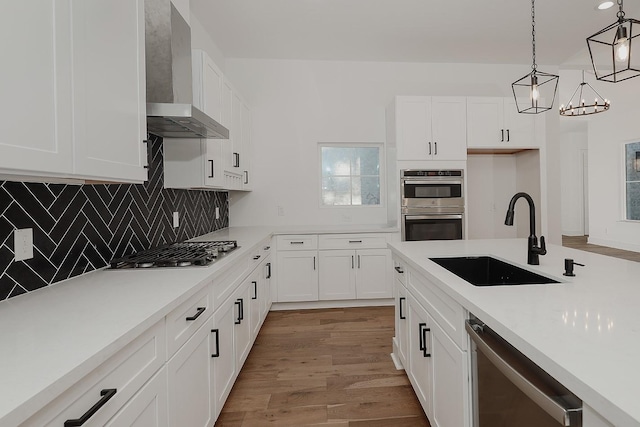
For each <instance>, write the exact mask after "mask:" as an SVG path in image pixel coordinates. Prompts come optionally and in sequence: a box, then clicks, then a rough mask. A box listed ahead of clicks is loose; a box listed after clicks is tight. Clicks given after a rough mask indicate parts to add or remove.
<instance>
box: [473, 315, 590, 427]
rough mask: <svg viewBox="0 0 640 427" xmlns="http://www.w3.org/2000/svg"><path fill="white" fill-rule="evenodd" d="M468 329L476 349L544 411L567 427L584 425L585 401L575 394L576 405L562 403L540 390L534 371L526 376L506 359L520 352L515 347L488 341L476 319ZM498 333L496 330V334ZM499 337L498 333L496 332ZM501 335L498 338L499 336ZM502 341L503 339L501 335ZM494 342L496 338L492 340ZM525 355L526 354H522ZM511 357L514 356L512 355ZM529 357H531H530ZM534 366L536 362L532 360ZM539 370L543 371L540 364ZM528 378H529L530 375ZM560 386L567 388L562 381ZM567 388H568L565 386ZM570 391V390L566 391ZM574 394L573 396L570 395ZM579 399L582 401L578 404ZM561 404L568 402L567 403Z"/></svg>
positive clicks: (550, 378)
mask: <svg viewBox="0 0 640 427" xmlns="http://www.w3.org/2000/svg"><path fill="white" fill-rule="evenodd" d="M464 326H465V329H466V330H467V333H468V334H469V337H470V338H471V339H472V340H473V342H474V343H475V344H476V346H477V349H478V350H480V351H481V352H482V353H483V354H484V355H485V356H486V357H487V359H489V361H491V363H492V364H493V365H494V366H495V367H496V368H497V369H498V370H499V371H500V372H502V373H503V374H504V376H505V377H507V378H508V379H509V381H511V382H512V383H513V384H514V385H515V386H516V387H518V388H519V389H520V390H521V391H522V392H523V393H524V394H526V395H527V396H528V397H529V398H530V399H531V400H533V401H534V402H535V403H536V404H537V405H538V406H539V407H540V408H541V409H542V410H544V411H545V412H546V413H547V414H549V415H550V416H551V417H552V418H553V419H555V420H556V421H558V423H559V424H560V425H562V426H565V427H574V426H575V427H578V426H581V425H582V402H580V401H579V399H578V398H577V397H573V396H572V397H573V398H574V399H575V400H576V402H572V403H575V404H573V405H572V404H568V403H567V402H559V401H558V400H559V399H557V398H554V397H553V396H550V395H548V394H547V393H545V392H544V391H543V390H542V389H540V388H539V387H538V386H537V385H536V384H535V382H536V381H532V378H531V377H532V376H531V374H529V375H527V372H524V370H522V371H523V372H521V370H518V369H516V368H515V367H514V366H512V365H511V364H510V363H509V362H507V360H505V359H507V357H505V356H507V355H508V354H513V353H514V352H517V350H516V349H510V348H507V346H506V345H505V346H500V345H495V344H492V343H490V342H489V340H486V339H485V337H483V335H485V334H486V331H485V329H489V328H488V327H487V326H485V325H484V324H483V323H481V322H479V321H477V320H467V321H466V322H465V325H464ZM494 334H495V333H494ZM496 336H497V335H496ZM498 338H499V337H498ZM499 340H503V339H502V338H499ZM492 341H493V340H492ZM523 357H525V356H523ZM509 359H512V358H509ZM527 360H528V359H527ZM529 362H530V363H531V364H532V365H535V364H534V363H533V362H531V361H529ZM535 367H536V368H537V369H539V370H540V371H542V369H540V368H539V367H538V366H537V365H535ZM541 373H543V374H544V375H546V376H547V377H548V379H549V380H550V381H553V382H556V380H554V379H553V378H552V377H551V376H549V374H547V373H545V372H544V371H542V372H541ZM528 377H529V378H528ZM557 386H558V387H562V388H564V386H562V385H561V384H560V383H558V384H557ZM565 390H566V389H565ZM567 393H570V392H569V391H568V390H567ZM570 396H571V395H570ZM578 402H579V404H578ZM562 403H565V404H564V405H563V404H562Z"/></svg>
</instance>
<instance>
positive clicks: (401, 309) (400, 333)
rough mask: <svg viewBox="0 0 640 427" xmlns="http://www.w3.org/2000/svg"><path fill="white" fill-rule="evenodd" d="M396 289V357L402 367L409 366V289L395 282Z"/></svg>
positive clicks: (398, 281)
mask: <svg viewBox="0 0 640 427" xmlns="http://www.w3.org/2000/svg"><path fill="white" fill-rule="evenodd" d="M395 287H396V310H395V312H396V342H397V344H398V354H397V355H396V356H397V357H398V359H399V360H400V363H402V366H404V367H405V368H407V367H408V366H409V363H408V362H409V359H408V352H407V350H408V347H409V324H408V318H409V314H408V310H409V301H407V289H406V288H405V287H404V285H403V284H402V283H400V280H398V279H396V280H395Z"/></svg>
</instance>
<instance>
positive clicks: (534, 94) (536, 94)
mask: <svg viewBox="0 0 640 427" xmlns="http://www.w3.org/2000/svg"><path fill="white" fill-rule="evenodd" d="M538 98H540V91H539V90H538V77H537V76H535V75H533V76H531V99H532V100H533V101H537V100H538Z"/></svg>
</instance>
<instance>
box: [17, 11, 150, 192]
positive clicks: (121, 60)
mask: <svg viewBox="0 0 640 427" xmlns="http://www.w3.org/2000/svg"><path fill="white" fill-rule="evenodd" d="M71 5H72V7H71V10H72V21H73V27H72V28H73V35H72V54H73V78H74V87H73V122H74V132H73V141H74V152H75V153H74V172H75V173H76V174H79V175H82V176H87V177H95V178H99V179H105V180H114V181H140V182H142V181H145V180H146V179H147V170H146V169H145V168H144V166H145V165H146V164H147V150H146V144H144V143H143V140H145V139H146V132H147V131H146V101H145V100H146V85H145V62H144V61H145V59H144V56H145V50H144V25H145V18H144V0H110V1H106V0H72V1H71ZM29 27H32V25H29Z"/></svg>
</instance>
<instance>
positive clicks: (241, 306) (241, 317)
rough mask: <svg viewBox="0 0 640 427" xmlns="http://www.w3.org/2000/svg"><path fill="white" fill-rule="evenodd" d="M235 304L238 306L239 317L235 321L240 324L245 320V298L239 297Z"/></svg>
mask: <svg viewBox="0 0 640 427" xmlns="http://www.w3.org/2000/svg"><path fill="white" fill-rule="evenodd" d="M234 304H236V305H237V306H238V319H236V321H235V322H234V323H235V324H236V325H239V324H241V323H242V321H243V320H244V300H243V299H242V298H238V299H237V300H236V302H235V303H234Z"/></svg>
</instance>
